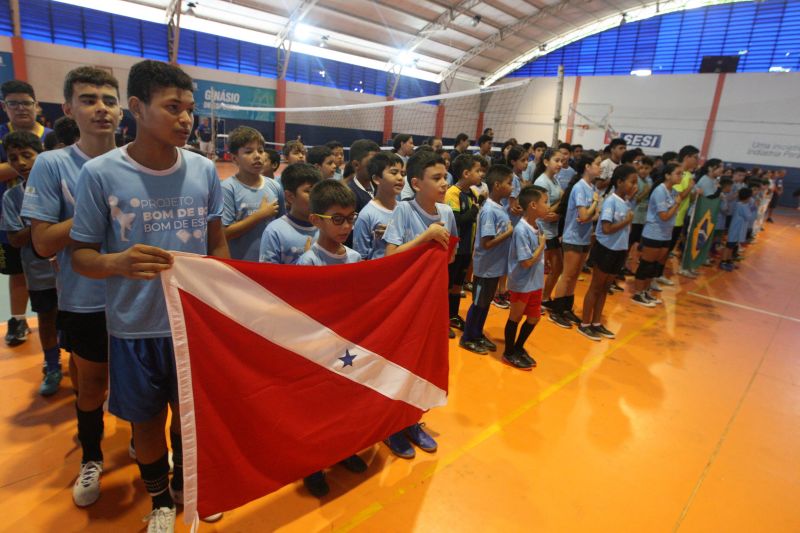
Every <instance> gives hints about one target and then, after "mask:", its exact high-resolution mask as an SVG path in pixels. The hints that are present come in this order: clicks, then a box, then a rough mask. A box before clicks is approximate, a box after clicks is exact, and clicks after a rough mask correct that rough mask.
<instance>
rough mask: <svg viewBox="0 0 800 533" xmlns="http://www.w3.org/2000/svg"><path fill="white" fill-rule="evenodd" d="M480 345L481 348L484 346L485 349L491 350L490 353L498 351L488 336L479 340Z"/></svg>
mask: <svg viewBox="0 0 800 533" xmlns="http://www.w3.org/2000/svg"><path fill="white" fill-rule="evenodd" d="M478 343H479V344H480V345H481V346H483V347H484V348H486V349H487V350H489V351H490V352H496V351H497V345H496V344H495V343H493V342H492V341H490V340H489V339H487V338H486V335H484V336H483V337H481V338H480V339H479V340H478Z"/></svg>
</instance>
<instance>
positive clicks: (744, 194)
mask: <svg viewBox="0 0 800 533" xmlns="http://www.w3.org/2000/svg"><path fill="white" fill-rule="evenodd" d="M4 144H5V141H4ZM752 196H753V189H751V188H750V187H749V186H748V187H742V188H741V189H739V200H747V199H748V198H751V197H752Z"/></svg>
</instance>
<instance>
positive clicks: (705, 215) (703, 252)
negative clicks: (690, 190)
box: [682, 196, 719, 270]
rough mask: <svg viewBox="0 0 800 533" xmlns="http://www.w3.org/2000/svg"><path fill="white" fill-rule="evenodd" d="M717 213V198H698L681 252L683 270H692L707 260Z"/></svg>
mask: <svg viewBox="0 0 800 533" xmlns="http://www.w3.org/2000/svg"><path fill="white" fill-rule="evenodd" d="M718 212H719V198H706V197H705V196H700V197H699V198H698V199H697V202H695V206H694V215H693V216H692V221H691V224H690V226H689V233H688V234H687V236H686V249H685V250H684V252H683V261H682V263H683V264H682V267H683V268H685V269H687V270H689V269H692V270H694V269H696V268H699V267H700V266H702V265H703V263H705V262H706V259H708V253H709V251H710V250H711V241H712V237H713V236H714V228H715V227H716V225H717V213H718Z"/></svg>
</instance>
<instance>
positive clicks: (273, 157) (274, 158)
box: [264, 148, 281, 165]
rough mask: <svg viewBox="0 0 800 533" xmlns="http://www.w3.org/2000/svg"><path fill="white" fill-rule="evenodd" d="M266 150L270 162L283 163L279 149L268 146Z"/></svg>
mask: <svg viewBox="0 0 800 533" xmlns="http://www.w3.org/2000/svg"><path fill="white" fill-rule="evenodd" d="M264 152H266V154H267V157H269V162H270V163H272V164H275V163H277V164H278V165H280V164H281V154H280V153H278V151H277V150H273V149H271V148H267V149H266V150H264Z"/></svg>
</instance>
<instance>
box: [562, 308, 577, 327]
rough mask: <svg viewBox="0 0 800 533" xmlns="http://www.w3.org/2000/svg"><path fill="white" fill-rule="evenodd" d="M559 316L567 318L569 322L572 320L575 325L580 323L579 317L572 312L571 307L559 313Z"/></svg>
mask: <svg viewBox="0 0 800 533" xmlns="http://www.w3.org/2000/svg"><path fill="white" fill-rule="evenodd" d="M561 316H562V317H563V318H566V319H567V320H569V321H570V322H572V323H573V324H575V325H576V326H577V325H578V324H580V323H581V319H580V318H578V315H576V314H575V313H573V312H572V309H567V310H566V311H564V312H563V313H561Z"/></svg>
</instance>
